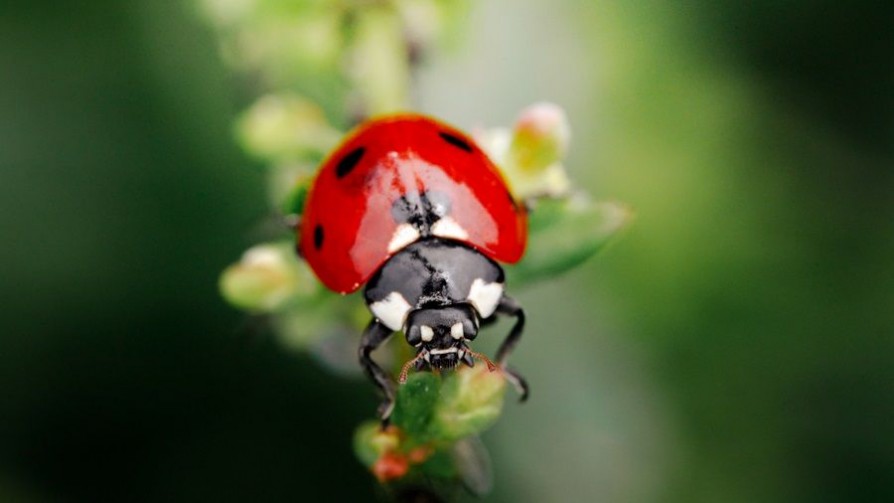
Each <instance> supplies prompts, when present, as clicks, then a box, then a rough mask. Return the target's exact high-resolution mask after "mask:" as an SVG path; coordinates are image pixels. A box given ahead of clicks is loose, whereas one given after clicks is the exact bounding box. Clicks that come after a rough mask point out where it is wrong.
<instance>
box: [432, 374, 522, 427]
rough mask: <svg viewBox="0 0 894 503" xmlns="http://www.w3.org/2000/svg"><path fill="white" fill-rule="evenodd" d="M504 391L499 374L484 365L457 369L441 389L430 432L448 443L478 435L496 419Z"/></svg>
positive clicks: (504, 385)
mask: <svg viewBox="0 0 894 503" xmlns="http://www.w3.org/2000/svg"><path fill="white" fill-rule="evenodd" d="M505 390H506V380H505V379H504V378H503V374H502V373H501V372H499V371H497V370H494V371H491V370H489V369H488V368H487V366H486V365H478V366H476V367H474V368H471V369H469V368H460V369H457V371H455V372H453V373H452V375H451V376H450V378H449V379H447V380H446V382H445V383H444V385H443V387H442V388H441V397H440V401H439V402H438V403H437V406H436V408H435V417H434V422H433V424H432V433H433V434H434V435H435V436H436V437H437V438H438V440H442V441H450V442H452V441H456V440H459V439H461V438H464V437H467V436H469V435H475V434H478V433H481V432H482V431H484V430H485V429H487V428H488V427H490V426H491V425H492V424H493V423H494V422H495V421H496V420H497V418H498V417H499V416H500V412H501V411H502V410H503V394H504V391H505Z"/></svg>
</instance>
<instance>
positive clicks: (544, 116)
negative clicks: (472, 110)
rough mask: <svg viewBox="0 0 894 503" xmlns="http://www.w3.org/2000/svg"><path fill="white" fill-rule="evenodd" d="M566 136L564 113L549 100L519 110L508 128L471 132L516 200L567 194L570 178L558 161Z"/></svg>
mask: <svg viewBox="0 0 894 503" xmlns="http://www.w3.org/2000/svg"><path fill="white" fill-rule="evenodd" d="M570 137H571V133H570V127H569V126H568V120H567V118H566V117H565V112H564V111H563V110H562V109H561V108H559V107H558V106H556V105H552V104H549V103H540V104H536V105H531V106H530V107H528V108H526V109H525V110H523V111H522V113H521V114H520V116H519V119H518V121H516V124H515V127H514V128H513V129H512V130H511V131H510V130H507V129H503V128H497V129H491V130H487V131H479V132H476V134H475V139H476V141H477V142H478V144H479V145H480V146H481V148H482V149H484V151H485V152H487V154H488V156H490V158H491V160H492V161H494V163H495V164H496V165H497V166H499V167H500V169H501V171H502V173H503V176H505V177H506V181H507V182H508V183H509V186H510V187H511V188H512V193H513V194H514V195H515V196H516V197H517V198H518V199H520V200H524V199H530V198H537V197H543V196H549V197H561V196H565V195H567V194H568V193H569V191H570V190H571V181H570V180H569V179H568V174H567V173H566V172H565V166H564V165H563V164H562V162H561V161H562V158H563V157H564V156H565V154H566V152H567V150H568V143H569V140H570Z"/></svg>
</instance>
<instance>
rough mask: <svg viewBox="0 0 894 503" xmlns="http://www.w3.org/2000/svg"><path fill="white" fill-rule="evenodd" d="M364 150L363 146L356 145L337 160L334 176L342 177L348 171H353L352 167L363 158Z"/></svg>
mask: <svg viewBox="0 0 894 503" xmlns="http://www.w3.org/2000/svg"><path fill="white" fill-rule="evenodd" d="M365 152H366V149H365V148H363V147H358V148H355V149H354V150H352V151H350V152H349V153H348V154H347V155H345V156H344V157H342V158H341V160H340V161H338V165H337V166H336V167H335V177H336V178H344V177H345V176H346V175H347V174H348V173H350V172H351V171H353V170H354V168H355V167H357V163H358V162H360V159H362V158H363V154H364V153H365Z"/></svg>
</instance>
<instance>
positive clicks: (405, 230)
mask: <svg viewBox="0 0 894 503" xmlns="http://www.w3.org/2000/svg"><path fill="white" fill-rule="evenodd" d="M417 239H419V231H418V230H416V228H415V227H413V226H412V225H410V224H406V223H405V224H400V225H398V226H397V229H396V230H395V231H394V234H392V235H391V241H389V242H388V253H394V252H396V251H398V250H400V249H401V248H403V247H404V246H407V245H408V244H410V243H414V242H415V241H416V240H417Z"/></svg>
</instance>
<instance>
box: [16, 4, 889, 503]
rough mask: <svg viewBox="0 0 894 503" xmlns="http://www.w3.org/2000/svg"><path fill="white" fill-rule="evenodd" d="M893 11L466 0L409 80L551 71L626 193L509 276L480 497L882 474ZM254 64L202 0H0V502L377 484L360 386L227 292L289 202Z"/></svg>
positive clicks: (484, 118)
mask: <svg viewBox="0 0 894 503" xmlns="http://www.w3.org/2000/svg"><path fill="white" fill-rule="evenodd" d="M891 19H892V12H891V8H890V7H889V2H852V3H850V4H846V3H840V2H825V1H813V2H808V1H804V0H801V1H789V2H774V1H769V0H761V1H757V2H747V3H745V2H733V1H719V2H718V1H711V2H709V1H693V2H680V3H676V4H673V5H671V4H669V3H664V2H655V1H642V0H641V1H624V2H621V1H614V2H607V1H591V0H565V1H561V2H559V1H555V0H480V1H478V2H475V5H474V8H473V9H472V10H471V13H470V15H469V19H467V20H466V21H465V22H464V30H465V31H464V33H462V36H461V37H460V38H461V41H460V43H459V44H457V47H455V48H454V49H453V50H452V51H449V52H443V53H438V54H436V55H435V57H433V58H432V59H431V60H430V61H429V62H428V63H427V64H426V65H425V66H424V67H423V68H422V69H421V71H420V74H419V75H418V80H417V85H418V88H417V93H416V94H417V98H418V105H419V108H420V109H421V110H422V111H425V112H428V113H432V114H435V115H439V116H441V117H443V118H444V119H445V120H448V121H450V122H453V123H455V124H457V125H459V126H462V127H465V128H471V127H474V126H477V125H487V126H493V125H503V124H509V123H510V122H511V121H512V120H513V118H514V116H515V114H516V113H517V111H518V110H519V109H521V108H522V107H524V106H525V105H527V104H529V103H531V102H534V101H539V100H550V101H555V102H557V103H559V104H561V105H563V106H564V107H566V109H567V110H568V111H569V115H570V119H571V122H572V126H573V131H574V140H573V144H572V150H571V157H570V159H569V162H568V166H569V169H570V171H571V175H572V177H574V178H575V179H576V180H578V182H579V184H580V185H581V186H582V187H583V188H585V189H587V190H588V191H590V192H592V193H594V194H595V195H597V196H598V197H600V198H611V199H617V200H620V201H624V202H626V203H629V204H630V205H632V206H633V207H634V208H635V209H636V212H637V218H636V221H635V223H634V225H633V227H632V228H631V229H630V230H629V231H628V232H627V233H626V234H625V236H624V237H623V239H621V240H619V241H618V242H617V243H616V244H615V246H612V247H611V248H610V249H609V250H607V251H606V252H605V253H603V254H602V255H601V256H600V257H598V258H596V259H595V260H592V261H591V262H589V263H588V264H587V265H586V266H585V267H583V268H581V269H578V270H577V271H576V272H575V273H573V274H571V275H568V276H565V277H561V278H556V279H555V280H554V281H551V282H549V283H548V284H546V285H538V286H537V287H535V288H532V289H528V290H524V291H521V292H517V296H518V297H519V298H520V300H521V301H522V302H523V303H524V304H525V305H526V306H527V307H528V312H529V320H530V326H529V329H528V331H527V335H526V338H525V340H524V341H523V344H522V345H521V346H520V348H519V350H518V351H517V357H516V358H515V364H516V366H517V367H518V368H520V369H523V370H524V373H525V374H526V376H527V377H528V379H529V380H530V381H531V382H532V386H533V396H532V401H531V402H529V403H528V404H525V405H524V406H515V405H514V404H511V403H510V404H509V405H508V406H507V409H506V411H505V412H504V415H503V417H502V418H501V420H500V423H498V425H497V426H496V427H495V428H494V429H493V430H491V431H490V432H488V433H487V434H486V435H485V441H486V443H487V444H488V446H489V447H490V449H491V453H492V455H493V457H494V464H495V479H496V491H495V492H494V493H493V494H492V495H491V496H490V497H489V500H490V501H532V502H540V501H568V500H573V501H600V502H603V501H604V502H653V501H654V502H717V501H723V502H752V501H761V502H794V501H797V502H801V501H804V502H843V501H848V502H851V501H861V502H864V501H865V502H875V501H879V502H882V501H886V502H887V501H892V500H894V485H892V484H891V475H892V473H894V330H892V329H894V288H892V283H894V260H892V252H894V196H892V189H894V59H892V57H891V55H892V52H894V30H892V29H891ZM245 86H246V83H245V82H244V81H242V80H239V79H237V78H236V77H234V75H233V74H232V73H231V72H229V71H228V70H227V69H226V68H224V67H223V65H222V64H221V62H220V58H219V55H218V52H217V48H216V41H215V38H214V35H213V33H212V32H211V30H210V29H209V28H208V27H207V25H206V24H205V23H203V21H202V19H201V18H200V17H199V16H198V14H197V11H196V9H195V6H194V5H192V4H190V3H188V2H184V1H177V0H154V1H152V2H136V1H130V2H127V1H124V2H122V1H117V2H116V1H111V0H94V1H90V2H86V1H85V2H41V1H35V2H13V3H5V4H3V6H0V205H2V207H0V210H2V211H0V229H2V237H3V241H4V243H3V246H2V247H0V310H2V313H3V318H2V319H3V320H4V322H5V327H4V328H3V330H2V333H0V501H4V502H5V501H11V502H18V501H25V502H28V501H132V502H139V501H199V500H203V501H204V500H210V501H245V500H252V501H286V500H326V501H341V500H348V501H364V500H368V499H370V498H371V495H372V494H373V491H374V485H375V484H374V482H373V480H372V478H371V477H370V476H369V475H368V474H367V473H366V471H365V469H364V468H363V467H362V466H360V465H359V464H358V462H357V461H356V460H355V459H354V457H353V453H352V452H351V445H350V439H351V434H352V431H353V428H354V426H355V425H356V424H357V423H358V422H360V421H361V420H363V419H365V418H366V417H368V416H369V414H370V413H371V411H372V410H373V409H374V407H375V405H376V398H375V395H374V394H373V392H372V388H371V387H370V385H369V384H368V383H366V382H365V381H363V380H360V379H349V378H345V377H336V376H333V375H331V374H330V373H328V372H327V371H326V370H325V369H323V368H321V367H320V366H319V365H318V364H317V363H316V361H315V360H314V359H312V358H311V357H309V356H307V355H302V354H296V353H294V352H290V351H288V350H286V349H285V348H283V347H282V345H280V344H279V343H278V342H277V341H276V340H275V339H273V338H271V337H270V336H269V335H263V334H260V335H252V333H254V332H257V331H256V330H246V329H245V328H244V327H245V323H246V320H245V318H244V316H243V315H242V314H240V313H238V312H236V311H234V310H233V309H232V308H230V307H228V306H227V305H225V304H224V302H223V301H222V300H221V299H220V298H219V295H218V292H217V278H218V274H219V272H220V271H221V269H222V268H223V267H225V266H226V265H227V264H228V263H230V262H232V261H234V260H236V259H237V258H238V256H239V254H240V253H241V252H242V250H244V249H245V248H246V247H247V246H248V245H249V244H251V243H253V242H255V241H257V240H258V239H259V238H258V236H255V235H253V230H254V229H256V227H257V224H258V222H259V221H262V220H263V219H264V218H266V217H267V216H268V210H267V208H266V203H265V194H264V183H265V182H264V177H263V173H262V170H261V169H260V166H259V165H257V163H255V162H253V161H251V160H249V159H248V158H247V157H246V156H245V155H244V154H243V153H242V152H241V151H240V150H239V149H238V148H237V147H236V145H235V143H234V141H233V137H232V121H233V119H234V117H235V115H236V114H237V113H238V111H239V110H241V109H242V108H243V107H244V106H246V104H247V102H246V97H247V96H248V93H247V92H246V89H245ZM501 326H502V325H501ZM240 327H243V328H240ZM494 339H496V337H495V338H494ZM485 347H487V345H486V344H485Z"/></svg>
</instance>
